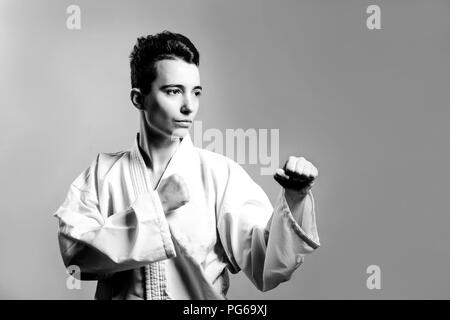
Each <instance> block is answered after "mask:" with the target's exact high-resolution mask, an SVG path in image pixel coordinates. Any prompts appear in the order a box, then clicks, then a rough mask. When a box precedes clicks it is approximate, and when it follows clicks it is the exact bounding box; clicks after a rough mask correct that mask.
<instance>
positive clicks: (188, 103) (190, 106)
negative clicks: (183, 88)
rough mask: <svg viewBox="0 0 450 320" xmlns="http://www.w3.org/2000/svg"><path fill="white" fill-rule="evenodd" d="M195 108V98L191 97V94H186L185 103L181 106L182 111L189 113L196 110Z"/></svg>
mask: <svg viewBox="0 0 450 320" xmlns="http://www.w3.org/2000/svg"><path fill="white" fill-rule="evenodd" d="M194 110H195V102H194V101H193V98H192V97H190V95H189V94H186V95H185V97H184V99H183V105H182V106H181V109H180V111H181V113H183V114H185V115H188V114H191V113H192V112H194Z"/></svg>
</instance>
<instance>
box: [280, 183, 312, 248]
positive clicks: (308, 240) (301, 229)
mask: <svg viewBox="0 0 450 320" xmlns="http://www.w3.org/2000/svg"><path fill="white" fill-rule="evenodd" d="M308 197H311V208H307V207H306V205H305V202H306V201H307V198H308ZM302 202H303V204H302V205H301V206H300V208H299V210H301V211H302V212H301V213H300V214H301V215H305V214H311V215H312V219H311V221H310V222H308V219H304V217H303V218H302V221H303V223H302V226H300V225H299V224H298V222H297V221H296V220H295V218H294V215H293V214H292V212H291V210H290V209H289V205H288V203H287V201H286V198H285V196H284V189H282V191H281V193H280V197H279V201H278V203H279V211H280V212H282V213H283V217H285V218H286V219H287V220H288V223H289V225H290V226H291V228H292V229H293V230H294V232H295V233H296V234H297V235H298V236H299V237H300V238H301V239H302V240H303V242H305V244H307V245H308V246H309V247H310V248H311V249H313V250H315V249H317V248H319V247H320V241H319V236H318V233H317V226H316V223H315V212H314V198H313V197H312V193H311V191H308V195H307V196H306V197H305V198H304V199H303V200H302ZM305 230H308V231H309V232H306V231H305Z"/></svg>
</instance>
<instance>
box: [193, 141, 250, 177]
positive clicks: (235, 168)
mask: <svg viewBox="0 0 450 320" xmlns="http://www.w3.org/2000/svg"><path fill="white" fill-rule="evenodd" d="M195 149H196V151H197V154H198V155H199V158H200V162H201V164H202V167H203V168H204V169H207V170H208V171H210V172H211V173H212V174H213V176H214V177H216V178H218V179H220V180H222V181H224V180H229V179H230V178H236V177H240V178H242V179H250V180H251V178H250V176H249V175H248V173H247V172H246V171H245V169H244V168H243V167H242V166H241V165H240V164H239V163H237V162H236V161H234V160H233V159H231V158H228V157H226V156H224V155H222V154H219V153H216V152H213V151H210V150H206V149H201V148H197V147H196V148H195Z"/></svg>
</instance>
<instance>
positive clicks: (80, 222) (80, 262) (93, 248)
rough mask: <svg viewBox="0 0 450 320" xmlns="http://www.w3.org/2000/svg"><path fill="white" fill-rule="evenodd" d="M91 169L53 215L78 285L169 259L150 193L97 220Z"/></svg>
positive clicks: (164, 226)
mask: <svg viewBox="0 0 450 320" xmlns="http://www.w3.org/2000/svg"><path fill="white" fill-rule="evenodd" d="M93 170H94V168H93V166H91V168H89V169H88V170H86V171H85V172H84V173H83V174H81V175H80V176H79V177H78V178H77V179H76V180H75V181H74V183H72V185H71V186H70V189H69V192H68V194H67V197H66V199H65V201H64V203H63V205H62V206H61V207H60V208H59V209H58V210H57V211H56V212H55V213H54V216H55V217H56V218H58V220H59V232H58V239H59V245H60V250H61V255H62V258H63V261H64V264H65V266H66V267H69V266H70V265H76V266H78V267H79V268H80V270H81V280H97V279H101V278H104V277H108V276H109V275H111V274H113V273H115V272H119V271H124V270H128V269H135V268H139V267H141V266H144V265H147V264H149V263H151V262H155V261H159V260H164V259H169V258H172V257H174V256H175V249H174V245H173V242H172V239H171V234H170V231H169V225H168V223H167V221H166V218H165V215H164V211H163V208H162V205H161V201H160V199H159V195H158V193H157V192H156V191H151V192H148V193H144V194H141V195H140V196H138V197H137V199H136V200H135V202H134V203H133V204H132V205H131V206H130V207H128V208H127V209H126V210H124V211H121V212H115V213H113V214H110V215H109V216H107V215H105V214H102V213H101V212H100V209H99V202H98V197H97V192H96V186H95V185H94V184H95V179H94V178H93V177H94V176H95V172H93Z"/></svg>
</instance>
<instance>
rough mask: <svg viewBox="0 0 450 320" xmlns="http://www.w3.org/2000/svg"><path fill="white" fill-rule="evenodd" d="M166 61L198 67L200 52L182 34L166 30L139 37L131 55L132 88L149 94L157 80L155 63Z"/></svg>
mask: <svg viewBox="0 0 450 320" xmlns="http://www.w3.org/2000/svg"><path fill="white" fill-rule="evenodd" d="M164 59H170V60H175V59H182V60H184V61H185V62H187V63H193V64H195V65H196V66H199V64H200V54H199V52H198V51H197V49H196V48H195V46H194V44H193V43H192V42H191V40H189V39H188V38H187V37H185V36H184V35H182V34H179V33H172V32H170V31H167V30H164V31H163V32H161V33H157V34H155V35H148V36H146V37H139V38H138V39H137V42H136V44H135V46H134V48H133V51H132V52H131V54H130V69H131V87H132V88H139V89H140V90H141V92H142V93H148V92H149V91H150V88H151V84H152V82H153V80H155V78H156V68H155V63H156V62H157V61H160V60H164Z"/></svg>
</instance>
